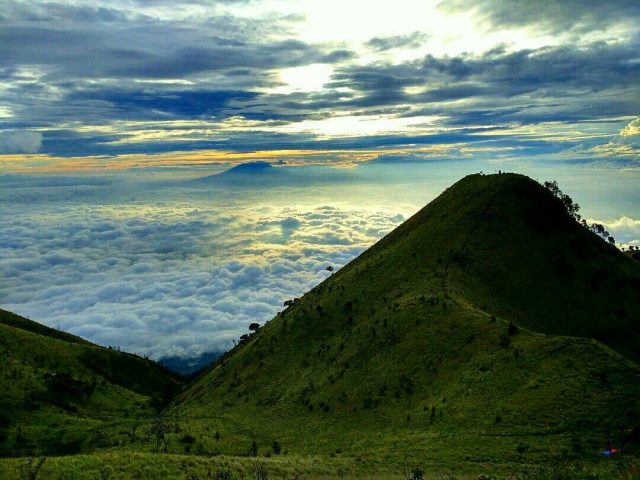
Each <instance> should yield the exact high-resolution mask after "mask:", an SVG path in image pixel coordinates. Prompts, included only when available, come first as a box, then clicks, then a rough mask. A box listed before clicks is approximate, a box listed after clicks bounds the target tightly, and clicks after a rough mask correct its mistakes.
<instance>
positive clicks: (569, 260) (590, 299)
mask: <svg viewBox="0 0 640 480" xmlns="http://www.w3.org/2000/svg"><path fill="white" fill-rule="evenodd" d="M639 280H640V265H639V264H638V263H637V262H634V261H633V260H631V259H630V258H628V257H627V256H625V255H623V254H622V253H620V252H619V251H618V250H616V249H615V248H614V247H612V246H610V245H608V244H607V243H605V242H604V241H603V240H601V239H600V238H599V237H597V236H595V235H594V234H592V233H590V232H589V231H588V230H587V229H585V228H584V227H582V226H580V225H579V224H578V223H577V222H576V221H575V220H573V219H572V218H571V217H570V216H569V215H568V214H567V213H566V212H565V210H564V208H563V206H562V204H561V203H560V202H559V201H558V200H557V199H556V198H555V197H554V196H553V195H551V194H550V193H549V192H547V191H546V190H545V189H544V188H543V187H541V186H540V185H538V184H537V183H536V182H534V181H532V180H531V179H529V178H527V177H524V176H520V175H512V174H503V175H491V176H482V175H472V176H469V177H466V178H464V179H463V180H461V181H460V182H458V183H456V184H455V185H454V186H452V187H451V188H449V189H448V190H446V191H445V192H444V193H443V194H442V195H440V196H439V197H438V198H437V199H436V200H434V201H433V202H432V203H430V204H429V205H428V206H427V207H425V208H424V209H423V210H421V211H420V212H418V213H417V214H416V215H415V216H413V217H412V218H411V219H409V220H407V221H406V222H405V223H404V224H403V225H401V226H400V227H398V228H397V229H396V230H395V231H393V232H392V233H390V234H389V235H387V236H386V237H385V238H384V239H382V240H381V241H380V242H378V243H377V244H376V245H375V246H373V247H372V248H370V249H369V250H368V251H366V252H365V253H364V254H362V255H361V256H360V257H358V258H357V259H356V260H354V261H353V262H351V263H350V264H349V265H347V266H346V267H344V268H343V269H341V270H340V271H338V272H337V273H335V274H334V275H332V276H331V278H329V279H327V280H326V281H325V282H323V283H322V284H321V285H319V286H317V287H316V288H314V289H313V290H312V291H311V292H309V293H308V294H306V295H305V296H303V297H302V298H301V299H299V300H296V301H295V302H294V303H293V305H291V306H290V307H288V308H286V309H285V310H284V311H283V312H281V314H279V315H278V316H277V317H276V318H274V319H273V320H272V321H270V322H268V323H267V325H265V326H264V327H263V328H261V329H260V330H259V331H258V332H257V333H256V334H253V335H251V337H249V338H248V339H247V340H245V341H243V342H242V343H241V344H240V345H239V346H237V347H236V348H235V349H234V350H232V351H231V352H229V353H228V354H226V355H225V356H224V357H222V358H221V359H220V360H219V361H218V362H216V363H215V364H214V365H212V366H211V367H210V368H209V369H208V371H206V372H205V373H204V374H203V375H201V377H199V379H197V381H195V382H194V383H193V384H192V385H191V386H190V388H189V389H187V390H186V391H185V392H183V393H182V394H181V395H179V396H178V397H177V398H176V400H175V401H174V403H173V406H172V408H171V410H170V411H171V413H173V414H177V415H179V416H180V418H181V419H183V422H186V425H187V426H186V427H184V428H185V429H188V430H189V431H190V432H192V434H193V435H194V437H195V438H196V439H197V444H198V448H199V450H200V451H201V452H204V453H225V454H242V453H247V452H248V451H249V447H250V445H251V443H252V442H253V441H255V442H256V444H257V445H258V447H259V451H260V452H262V453H265V452H267V451H269V452H272V453H273V454H275V453H276V452H275V451H274V450H277V448H274V442H278V445H279V446H280V447H281V449H282V450H285V449H286V450H288V451H289V452H296V453H301V454H317V455H325V456H330V457H336V458H356V459H359V461H361V462H364V463H367V462H369V463H371V462H373V463H374V464H375V463H376V462H378V463H379V464H380V465H381V466H382V465H390V464H394V463H395V464H397V463H399V462H401V461H402V459H403V458H405V457H407V458H411V459H420V461H421V462H425V463H426V464H429V465H435V466H437V465H456V464H460V463H466V464H469V465H473V464H483V465H484V464H486V463H487V462H489V463H492V462H496V463H500V462H503V463H504V462H509V463H511V464H514V465H516V464H519V463H522V462H524V463H526V462H541V461H546V460H548V459H554V458H556V459H578V458H581V459H589V458H591V459H595V458H597V457H598V451H599V450H602V449H603V448H605V447H606V446H608V445H609V444H612V445H619V444H621V443H624V444H625V446H626V448H627V451H630V452H632V451H633V450H634V448H637V447H635V446H634V445H633V443H632V442H633V439H634V438H636V437H637V434H638V427H640V408H639V405H640V383H639V382H638V380H637V379H638V375H640V369H639V368H638V365H637V363H635V359H637V358H638V343H637V340H638V338H637V334H638V331H639V327H640V318H639V315H640V297H639V296H638V295H637V291H638V289H637V286H638V281H639ZM605 344H606V345H605ZM216 431H217V432H219V433H220V434H221V436H222V440H218V439H216V438H214V432H216Z"/></svg>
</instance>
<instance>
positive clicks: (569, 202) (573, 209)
mask: <svg viewBox="0 0 640 480" xmlns="http://www.w3.org/2000/svg"><path fill="white" fill-rule="evenodd" d="M543 186H544V188H546V189H547V190H548V191H549V192H551V194H552V195H553V196H554V197H556V198H557V199H558V200H560V202H561V203H562V206H563V207H564V209H565V210H566V212H567V213H568V214H569V215H571V216H572V217H573V218H574V219H575V220H576V221H577V222H579V223H580V224H581V225H582V226H583V227H585V228H587V229H588V230H590V231H592V232H593V233H595V234H596V235H598V236H600V237H602V238H603V239H605V240H606V241H608V242H609V243H610V244H611V245H614V244H615V243H616V240H615V238H613V237H612V236H611V235H610V234H609V232H608V231H607V230H606V229H605V228H604V225H602V224H600V223H594V224H592V225H589V224H588V223H587V221H586V220H585V219H584V218H582V217H581V215H580V214H579V213H578V212H579V211H580V204H578V203H576V202H574V201H573V199H572V198H571V197H570V196H569V195H567V194H566V193H564V192H563V191H562V190H560V187H559V186H558V182H557V181H555V180H553V181H546V182H544V183H543Z"/></svg>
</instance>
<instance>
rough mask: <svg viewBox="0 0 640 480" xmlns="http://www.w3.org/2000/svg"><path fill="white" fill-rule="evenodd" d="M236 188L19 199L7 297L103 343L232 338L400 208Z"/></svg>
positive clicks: (384, 228) (163, 352) (185, 349)
mask: <svg viewBox="0 0 640 480" xmlns="http://www.w3.org/2000/svg"><path fill="white" fill-rule="evenodd" d="M55 188H57V189H60V188H63V189H74V188H76V186H74V185H67V186H62V187H59V186H58V187H55ZM94 188H97V187H94ZM16 190H18V189H16ZM96 192H97V190H96V191H94V195H97V193H96ZM95 198H96V197H94V199H95ZM229 200H230V198H221V199H219V200H216V201H208V200H197V199H195V200H186V201H178V200H172V201H169V199H166V200H165V201H156V202H126V201H125V203H119V204H105V205H94V204H93V202H90V203H84V202H78V201H76V202H72V203H69V202H67V201H62V202H56V203H52V204H49V205H46V204H45V202H36V203H33V204H31V205H28V206H26V207H23V208H18V207H17V206H14V209H13V213H12V215H2V218H1V219H0V253H1V254H0V258H2V262H1V267H2V279H1V281H0V296H1V297H2V299H3V305H2V306H3V308H7V309H9V310H13V311H16V312H18V313H20V314H23V315H27V316H29V317H31V318H33V319H35V320H38V321H43V322H46V323H47V324H48V325H51V326H58V327H60V328H62V329H64V330H68V331H70V332H73V333H75V334H78V335H81V336H83V337H85V338H88V339H90V340H92V341H95V342H98V343H101V344H103V345H119V346H121V347H122V348H124V349H126V350H129V351H135V352H138V353H142V354H149V355H151V356H153V357H155V358H158V357H161V356H169V355H177V356H191V355H196V354H198V353H201V352H203V351H207V350H215V349H221V348H226V347H229V346H230V345H231V344H232V341H233V340H234V339H237V338H238V337H239V335H241V334H242V333H245V332H246V330H247V326H248V325H249V324H250V323H251V322H255V321H258V322H261V323H262V322H264V321H266V320H269V319H270V318H272V317H273V316H274V315H275V313H276V312H277V311H279V310H280V309H281V308H282V307H281V305H282V302H283V301H284V300H286V299H289V298H291V297H293V296H299V295H301V294H302V293H304V292H305V291H307V290H309V289H310V288H312V287H313V286H315V285H316V284H318V283H319V282H320V281H322V280H323V279H324V278H325V277H326V276H328V275H329V272H327V271H326V270H325V269H326V267H327V266H329V265H332V266H333V267H334V268H339V267H341V266H342V265H344V264H345V263H347V262H348V261H349V260H351V259H352V258H353V257H355V256H356V255H357V254H358V253H360V252H361V251H362V250H364V249H365V248H367V247H368V246H370V245H371V244H372V243H374V242H375V241H376V240H377V239H378V238H380V237H381V236H382V235H383V234H384V233H386V232H388V231H389V230H391V229H392V228H393V227H394V226H395V225H397V224H398V223H399V222H401V221H402V219H403V217H402V216H400V215H398V214H395V213H393V212H389V211H365V210H358V209H354V208H345V207H336V206H328V205H327V206H318V207H283V206H280V207H278V206H275V207H269V206H264V205H263V206H260V205H257V204H255V203H250V204H245V205H244V206H243V205H238V204H237V203H231V204H230V203H229Z"/></svg>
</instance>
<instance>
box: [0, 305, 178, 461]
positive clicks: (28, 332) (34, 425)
mask: <svg viewBox="0 0 640 480" xmlns="http://www.w3.org/2000/svg"><path fill="white" fill-rule="evenodd" d="M0 358H2V368H1V369H0V391H2V395H1V396H0V454H2V455H12V456H15V455H35V454H68V453H78V452H82V451H89V450H93V449H95V448H99V447H107V446H112V444H117V443H118V442H121V441H122V436H121V435H117V438H115V439H114V438H112V432H111V431H110V426H113V425H115V424H118V423H119V422H120V423H121V422H122V420H123V419H127V420H131V419H135V418H138V417H150V416H152V415H155V414H156V411H157V409H160V408H162V406H163V405H164V404H165V402H167V401H168V400H169V399H170V398H171V397H172V396H173V395H175V394H176V393H177V392H178V390H179V389H180V388H181V385H182V380H181V379H180V377H178V376H177V375H174V374H172V373H170V372H168V371H167V370H165V369H164V368H163V367H161V366H159V365H157V364H155V363H154V362H152V361H150V360H146V359H143V358H141V357H138V356H136V355H131V354H128V353H123V352H118V351H115V350H111V349H106V348H103V347H99V346H97V345H93V344H91V343H89V342H87V341H85V340H82V339H80V338H79V337H76V336H73V335H70V334H67V333H64V332H59V331H57V330H54V329H51V328H48V327H45V326H44V325H40V324H38V323H36V322H32V321H30V320H27V319H25V318H22V317H20V316H18V315H15V314H12V313H10V312H6V311H4V310H0ZM111 430H113V429H111Z"/></svg>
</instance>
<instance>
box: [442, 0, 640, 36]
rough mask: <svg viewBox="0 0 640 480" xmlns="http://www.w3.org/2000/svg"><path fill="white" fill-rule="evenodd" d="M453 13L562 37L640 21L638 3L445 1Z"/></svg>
mask: <svg viewBox="0 0 640 480" xmlns="http://www.w3.org/2000/svg"><path fill="white" fill-rule="evenodd" d="M440 8H441V9H442V10H444V11H449V12H468V11H473V12H475V13H476V14H477V15H480V16H482V17H484V19H485V20H486V21H487V23H489V24H491V25H494V26H526V25H531V26H532V27H534V28H536V29H547V30H549V31H551V32H555V33H559V32H564V31H567V30H572V29H573V30H577V31H585V30H601V29H604V28H607V27H609V26H610V25H612V24H615V23H618V22H629V23H630V24H633V22H635V23H636V25H637V22H638V20H639V19H640V4H639V3H638V2H637V1H636V0H607V1H601V0H547V1H545V2H532V1H529V0H481V1H478V0H445V1H444V2H442V3H441V4H440Z"/></svg>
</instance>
